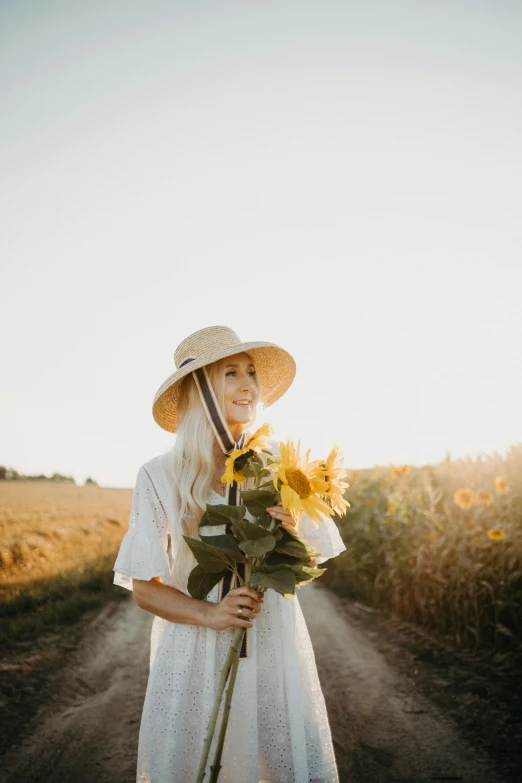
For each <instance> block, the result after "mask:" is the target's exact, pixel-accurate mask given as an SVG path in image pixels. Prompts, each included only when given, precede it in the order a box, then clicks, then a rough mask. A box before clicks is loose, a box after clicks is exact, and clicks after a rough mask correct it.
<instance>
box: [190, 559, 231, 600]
mask: <svg viewBox="0 0 522 783" xmlns="http://www.w3.org/2000/svg"><path fill="white" fill-rule="evenodd" d="M225 573H226V571H221V572H220V573H213V574H212V573H209V572H208V571H205V569H204V568H202V567H201V566H200V565H197V566H196V567H195V568H193V569H192V571H191V572H190V576H189V578H188V582H187V588H188V591H189V593H190V595H191V596H192V598H199V600H200V601H204V600H205V598H206V597H207V595H208V594H209V593H210V591H211V590H212V588H213V587H214V586H215V585H217V583H218V582H219V581H220V579H222V578H223V576H224V575H225Z"/></svg>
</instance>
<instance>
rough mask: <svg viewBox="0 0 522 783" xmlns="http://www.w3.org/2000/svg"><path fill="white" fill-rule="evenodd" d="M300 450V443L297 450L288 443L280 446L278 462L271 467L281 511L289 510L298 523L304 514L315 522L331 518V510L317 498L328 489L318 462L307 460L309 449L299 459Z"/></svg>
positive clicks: (290, 442)
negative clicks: (279, 495)
mask: <svg viewBox="0 0 522 783" xmlns="http://www.w3.org/2000/svg"><path fill="white" fill-rule="evenodd" d="M300 448H301V443H300V441H298V442H297V448H296V447H295V446H294V443H293V441H291V440H289V441H288V443H280V444H279V452H280V456H281V461H280V462H279V463H278V464H273V465H272V466H271V467H272V468H273V469H274V471H275V473H274V486H275V488H276V489H277V490H278V492H280V493H281V504H282V506H283V508H285V509H286V510H287V511H291V512H292V513H293V514H294V516H295V518H296V520H297V521H298V522H299V519H300V518H301V515H302V514H303V513H305V514H307V515H308V516H309V517H310V519H312V520H313V521H314V522H316V521H320V520H321V519H322V518H323V517H326V516H331V515H332V514H333V513H334V509H333V508H332V507H331V506H329V505H328V504H327V503H326V502H325V501H324V500H322V499H321V497H320V496H321V495H325V494H326V492H327V489H328V485H327V483H326V481H325V480H324V477H323V475H322V471H321V470H320V468H319V467H318V466H317V463H314V462H310V461H309V459H308V456H309V454H310V450H308V451H307V452H306V454H305V456H304V457H301V456H300V454H299V451H300ZM316 527H317V525H316Z"/></svg>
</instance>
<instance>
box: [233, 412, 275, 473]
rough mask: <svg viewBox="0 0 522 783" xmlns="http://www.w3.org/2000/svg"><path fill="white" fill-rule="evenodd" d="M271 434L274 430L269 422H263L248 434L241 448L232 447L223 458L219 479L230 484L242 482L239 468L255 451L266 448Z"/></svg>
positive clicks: (240, 468)
mask: <svg viewBox="0 0 522 783" xmlns="http://www.w3.org/2000/svg"><path fill="white" fill-rule="evenodd" d="M273 434H274V430H273V429H272V427H271V426H270V424H263V425H262V426H261V427H259V429H258V430H256V431H255V432H254V434H253V435H251V436H250V438H249V439H248V440H247V441H246V443H245V445H244V446H243V448H242V449H233V451H231V452H230V454H229V456H228V457H227V459H226V460H225V472H224V473H223V475H222V476H221V481H222V482H223V483H225V482H226V483H227V484H230V485H231V486H232V484H233V483H234V481H236V482H237V483H238V484H242V483H243V481H244V480H245V478H246V476H244V475H243V474H242V473H241V470H242V469H243V468H244V467H245V465H246V464H247V462H248V460H249V459H250V458H251V457H253V456H254V454H255V453H256V452H258V451H262V450H263V449H266V448H267V446H268V439H269V437H270V436H271V435H273Z"/></svg>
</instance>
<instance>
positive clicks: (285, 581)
mask: <svg viewBox="0 0 522 783" xmlns="http://www.w3.org/2000/svg"><path fill="white" fill-rule="evenodd" d="M250 584H251V585H252V587H271V588H272V590H275V591H276V592H277V593H280V594H281V595H285V593H294V592H295V585H296V579H295V574H294V572H293V571H291V570H290V569H289V568H280V569H279V570H277V571H273V572H272V573H271V574H265V573H262V572H261V571H256V572H255V573H254V574H252V578H251V579H250Z"/></svg>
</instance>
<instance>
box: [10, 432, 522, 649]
mask: <svg viewBox="0 0 522 783" xmlns="http://www.w3.org/2000/svg"><path fill="white" fill-rule="evenodd" d="M347 480H348V481H349V483H350V486H349V489H348V491H347V498H348V500H349V502H350V508H349V510H348V513H347V515H346V516H345V517H344V518H343V519H341V520H339V519H337V520H336V521H337V523H338V525H339V527H340V529H341V533H342V535H343V538H344V540H345V543H346V545H347V551H346V552H344V553H343V554H342V555H341V556H340V557H338V558H335V559H334V560H332V561H330V562H329V563H328V570H327V573H326V574H325V575H324V576H323V577H322V580H323V581H324V583H325V584H326V585H328V586H329V587H330V588H331V589H333V590H335V591H336V592H338V593H340V594H344V595H349V596H352V597H355V598H357V599H358V600H360V601H362V602H364V603H366V604H368V605H370V606H373V607H379V608H383V609H390V610H392V611H393V612H395V613H396V614H398V615H400V616H402V617H404V618H406V619H408V620H410V621H413V622H415V623H418V624H420V625H423V626H425V627H427V628H429V629H432V630H433V631H434V632H436V633H438V634H442V635H449V636H451V637H452V638H453V639H454V640H455V641H456V642H457V644H459V645H462V646H470V645H471V646H481V647H486V648H492V649H495V650H499V651H512V650H515V651H520V650H521V645H522V446H517V447H513V448H512V449H511V450H510V452H509V453H508V454H507V455H506V456H505V457H502V456H501V455H498V454H494V455H491V456H484V457H480V458H478V459H475V460H471V459H467V460H451V459H449V458H448V459H446V460H445V461H444V462H442V463H441V464H439V465H436V466H428V467H422V468H418V467H411V466H407V465H401V466H396V467H390V468H375V469H373V470H364V471H351V472H350V474H349V476H348V478H347ZM131 499H132V490H125V489H122V490H119V489H101V488H99V487H95V486H88V487H77V486H75V485H71V484H53V483H50V482H29V481H2V482H0V540H1V542H2V543H1V545H0V616H2V617H3V621H4V622H3V629H4V630H3V631H2V632H0V639H3V640H4V641H5V640H6V639H10V638H12V636H13V634H19V633H21V634H22V636H23V634H24V632H27V633H29V634H31V633H33V632H35V631H36V630H37V629H38V627H40V626H42V627H44V626H45V625H46V624H48V623H52V622H63V621H67V620H68V619H70V620H74V618H75V617H76V616H77V615H79V614H81V612H82V611H83V609H84V608H85V607H87V608H89V607H90V606H94V605H96V602H97V601H100V600H101V594H102V593H103V594H104V595H105V596H112V595H116V594H118V593H119V592H120V593H121V592H124V591H116V590H114V589H113V588H112V565H113V562H114V558H115V555H116V552H117V549H118V546H119V543H120V541H121V538H122V536H123V534H124V532H125V530H126V529H127V524H128V515H129V509H130V504H131ZM96 596H98V597H96Z"/></svg>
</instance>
